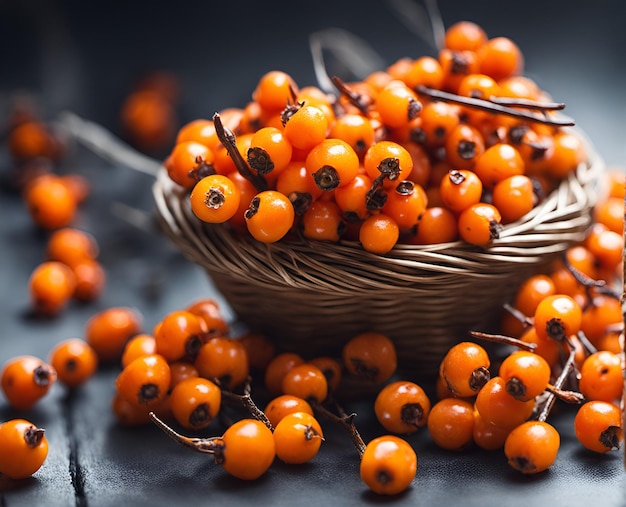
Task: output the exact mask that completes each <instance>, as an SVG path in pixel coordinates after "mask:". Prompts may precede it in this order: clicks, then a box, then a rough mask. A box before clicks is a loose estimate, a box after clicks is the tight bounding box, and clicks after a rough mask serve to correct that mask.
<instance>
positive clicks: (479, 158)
mask: <svg viewBox="0 0 626 507" xmlns="http://www.w3.org/2000/svg"><path fill="white" fill-rule="evenodd" d="M522 71H523V55H522V53H521V51H520V49H519V48H518V47H517V46H516V45H515V43H514V42H513V41H511V40H510V39H508V38H506V37H496V38H491V39H489V38H488V37H487V35H486V34H485V32H484V31H483V30H482V29H481V28H480V27H479V26H477V25H475V24H474V23H470V22H461V23H457V24H455V25H453V26H451V27H450V28H449V29H448V31H447V32H446V37H445V45H444V47H443V48H442V49H441V51H440V53H439V55H438V58H434V57H431V56H423V57H419V58H417V59H409V58H406V59H401V60H399V61H397V62H396V63H394V64H392V65H390V66H389V67H388V68H387V69H385V70H381V71H377V72H374V73H372V74H371V75H369V76H368V77H366V78H365V79H364V80H363V81H359V82H352V83H345V82H343V81H342V80H340V79H339V78H333V82H334V84H335V85H336V91H335V92H336V93H332V94H331V93H325V92H323V91H322V90H321V89H319V88H318V87H315V86H306V87H299V86H298V85H297V84H296V83H295V81H294V80H293V78H292V77H291V76H290V75H289V74H287V73H285V72H282V71H278V70H274V71H270V72H268V73H266V74H265V75H263V76H262V77H261V78H260V80H259V81H258V83H257V85H256V88H255V89H254V91H253V93H252V99H251V101H250V102H249V103H248V104H247V105H246V106H245V107H243V108H229V109H226V110H224V111H222V112H221V113H216V115H215V116H214V117H213V118H211V119H196V120H194V121H191V122H189V123H188V124H186V125H184V126H182V127H181V128H180V129H179V131H178V135H177V138H176V143H175V145H174V146H173V148H172V150H171V152H170V154H169V156H168V157H167V158H166V160H165V162H164V165H165V167H166V169H167V172H168V175H169V177H170V178H171V179H172V180H173V181H174V182H176V183H177V184H179V185H180V186H182V187H183V188H184V189H187V190H188V191H189V193H190V195H189V199H190V205H191V209H192V210H193V212H194V213H195V214H196V216H197V217H198V218H199V219H200V220H202V221H204V222H208V223H222V224H223V223H226V224H228V225H230V226H232V227H234V228H236V229H244V230H247V231H248V232H249V233H250V234H251V235H252V236H253V237H254V238H255V239H257V240H258V241H262V242H266V243H271V242H275V241H279V240H281V239H282V238H285V237H287V238H288V237H290V235H301V236H303V237H304V238H307V239H312V240H322V241H331V242H336V241H339V240H341V239H345V240H350V241H358V242H359V243H360V245H361V246H362V247H363V248H364V249H365V250H367V251H370V252H375V253H378V254H385V253H387V252H388V251H389V250H391V249H392V248H393V247H394V246H395V245H396V244H397V243H404V244H431V243H445V242H450V241H456V240H458V239H461V240H463V241H466V242H468V243H470V244H475V245H479V246H482V245H487V244H488V243H489V242H490V241H492V240H493V239H494V238H497V237H498V234H499V231H500V230H501V228H502V226H504V225H506V224H509V223H512V222H515V221H517V220H520V219H522V218H523V217H524V216H525V215H526V214H527V213H528V212H529V211H531V210H532V209H533V207H535V206H536V205H537V204H539V203H540V202H541V201H542V199H544V197H545V196H546V195H547V194H548V193H549V192H550V191H551V190H552V189H553V188H555V185H556V184H557V183H558V182H559V181H561V180H562V179H563V178H565V177H567V176H568V175H569V174H570V173H572V172H573V171H575V169H576V168H577V167H578V166H579V165H580V164H581V163H583V162H584V161H585V160H586V153H585V147H584V143H583V141H582V139H581V138H580V136H579V135H578V134H576V133H575V132H572V131H571V130H568V129H567V128H566V127H567V126H568V125H571V124H572V123H571V122H570V121H569V120H567V119H562V118H561V117H560V116H558V114H557V113H558V111H559V110H560V109H562V108H563V107H564V105H563V104H559V103H554V102H551V101H550V100H549V98H548V95H547V94H546V92H545V91H543V90H541V89H540V88H539V86H538V85H537V84H536V83H535V82H534V81H532V80H531V79H530V78H528V77H525V76H524V75H523V74H522Z"/></svg>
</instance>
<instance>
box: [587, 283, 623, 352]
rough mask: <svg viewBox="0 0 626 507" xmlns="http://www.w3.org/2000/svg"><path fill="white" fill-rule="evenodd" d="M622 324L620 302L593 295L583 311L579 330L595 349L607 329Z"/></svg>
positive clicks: (600, 295) (603, 295)
mask: <svg viewBox="0 0 626 507" xmlns="http://www.w3.org/2000/svg"><path fill="white" fill-rule="evenodd" d="M621 322H622V307H621V303H620V300H619V299H618V298H615V297H611V296H609V295H605V294H597V295H594V296H593V297H592V298H591V300H590V301H589V304H588V305H587V306H586V307H585V308H584V310H583V317H582V322H581V324H580V329H581V331H582V332H583V333H585V336H586V337H587V339H588V340H589V341H590V342H591V343H592V344H594V345H595V346H596V347H597V348H599V349H602V347H599V344H600V342H601V340H602V338H603V337H604V336H605V335H606V333H607V332H608V330H609V329H611V328H612V327H613V326H617V325H619V324H621Z"/></svg>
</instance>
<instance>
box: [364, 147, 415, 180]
mask: <svg viewBox="0 0 626 507" xmlns="http://www.w3.org/2000/svg"><path fill="white" fill-rule="evenodd" d="M363 166H364V167H365V171H366V172H367V174H368V176H369V177H370V178H372V180H376V179H377V178H380V177H382V178H383V186H384V187H385V188H393V187H395V186H396V185H397V184H398V182H400V181H403V180H406V179H407V178H408V177H409V174H411V171H412V170H413V159H412V158H411V154H410V153H409V152H408V151H407V149H406V148H404V147H403V146H402V145H400V144H398V143H395V142H393V141H379V142H377V143H375V144H373V145H372V146H370V148H369V149H368V150H367V152H365V157H364V158H363Z"/></svg>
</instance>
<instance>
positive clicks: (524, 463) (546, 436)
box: [504, 421, 561, 474]
mask: <svg viewBox="0 0 626 507" xmlns="http://www.w3.org/2000/svg"><path fill="white" fill-rule="evenodd" d="M560 446H561V437H560V435H559V432H558V431H557V430H556V429H555V428H554V426H552V425H550V424H548V423H547V422H544V421H527V422H524V423H522V424H520V425H519V426H517V427H516V428H514V429H513V430H511V433H509V436H508V437H507V438H506V441H505V442H504V454H505V456H506V458H507V460H508V463H509V465H510V466H511V467H512V468H514V469H515V470H518V471H519V472H521V473H523V474H537V473H539V472H543V471H544V470H547V469H548V468H550V466H552V464H553V463H554V461H555V460H556V457H557V454H558V451H559V447H560Z"/></svg>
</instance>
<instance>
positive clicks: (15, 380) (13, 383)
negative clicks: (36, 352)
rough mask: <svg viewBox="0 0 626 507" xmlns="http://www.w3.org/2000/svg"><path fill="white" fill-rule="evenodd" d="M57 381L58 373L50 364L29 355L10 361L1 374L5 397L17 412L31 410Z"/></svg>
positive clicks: (0, 383) (0, 379)
mask: <svg viewBox="0 0 626 507" xmlns="http://www.w3.org/2000/svg"><path fill="white" fill-rule="evenodd" d="M56 379H57V372H56V370H55V369H54V368H53V367H52V366H51V365H50V364H48V363H46V362H45V361H43V360H41V359H39V358H38V357H34V356H29V355H24V356H17V357H14V358H13V359H9V360H8V361H7V362H6V363H5V365H4V366H3V368H2V372H1V373H0V385H1V386H2V391H3V393H4V397H5V398H6V399H7V401H8V402H9V404H10V405H11V406H12V407H13V408H15V409H17V410H30V409H31V408H32V407H33V405H35V403H37V402H38V401H39V400H40V399H41V398H43V397H44V396H45V395H46V394H47V393H48V391H49V390H50V387H52V385H53V384H54V382H55V381H56Z"/></svg>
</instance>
